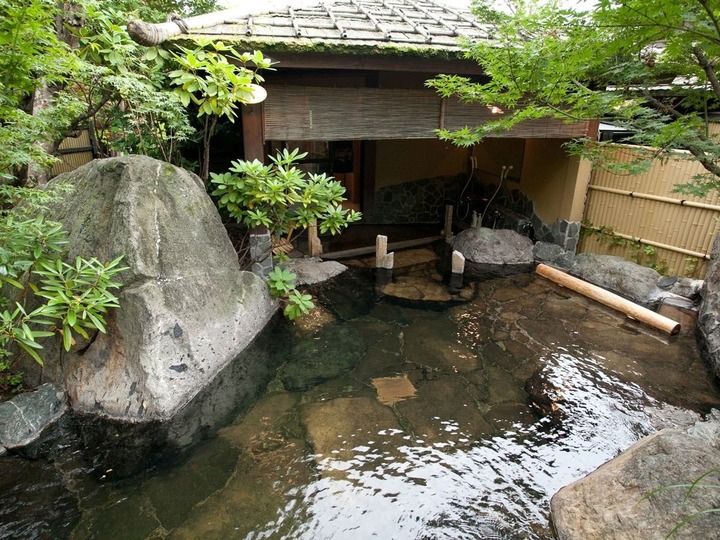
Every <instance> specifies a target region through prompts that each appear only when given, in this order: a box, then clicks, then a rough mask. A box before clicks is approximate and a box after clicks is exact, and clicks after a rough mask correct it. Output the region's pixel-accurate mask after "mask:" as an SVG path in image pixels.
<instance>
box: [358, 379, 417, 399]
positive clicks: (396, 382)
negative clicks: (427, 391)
mask: <svg viewBox="0 0 720 540" xmlns="http://www.w3.org/2000/svg"><path fill="white" fill-rule="evenodd" d="M370 382H372V385H373V386H374V387H375V390H376V391H377V396H378V401H380V403H382V404H383V405H394V404H395V403H397V402H399V401H405V400H406V399H410V398H414V397H415V396H416V395H417V389H416V388H415V387H414V386H413V383H411V382H410V379H408V378H407V375H398V376H397V377H379V378H376V379H372V380H371V381H370Z"/></svg>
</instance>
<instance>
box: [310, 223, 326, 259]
mask: <svg viewBox="0 0 720 540" xmlns="http://www.w3.org/2000/svg"><path fill="white" fill-rule="evenodd" d="M322 252H323V247H322V242H321V241H320V237H319V236H318V227H317V221H313V224H312V225H310V226H309V227H308V255H310V256H311V257H319V256H320V255H322Z"/></svg>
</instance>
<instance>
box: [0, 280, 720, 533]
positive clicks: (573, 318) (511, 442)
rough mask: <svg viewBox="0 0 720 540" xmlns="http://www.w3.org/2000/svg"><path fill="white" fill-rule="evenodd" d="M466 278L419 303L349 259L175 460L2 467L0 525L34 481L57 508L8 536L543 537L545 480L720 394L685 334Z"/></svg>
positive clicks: (543, 287) (608, 453)
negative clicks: (100, 474)
mask: <svg viewBox="0 0 720 540" xmlns="http://www.w3.org/2000/svg"><path fill="white" fill-rule="evenodd" d="M468 287H469V289H470V290H469V291H467V292H468V294H466V295H465V297H464V298H465V299H466V301H465V302H464V303H458V301H457V299H456V298H455V299H452V301H449V302H440V301H436V302H432V303H430V304H427V305H425V307H422V304H420V303H418V302H413V301H408V300H407V299H405V300H398V299H394V298H390V297H387V296H384V295H382V294H378V291H377V290H376V289H375V279H374V275H373V273H372V272H371V271H370V270H368V269H367V268H360V269H351V270H350V271H348V272H346V273H345V274H343V275H342V276H341V277H340V278H338V279H336V280H333V281H332V282H329V283H327V284H324V285H323V286H321V287H318V288H317V289H316V290H315V291H314V294H315V296H316V298H317V300H318V302H317V303H318V305H319V308H318V309H317V310H316V311H315V312H314V313H313V315H312V316H311V317H308V318H307V319H306V320H304V321H301V322H299V323H289V322H284V323H282V324H281V325H280V327H279V328H278V329H276V331H275V332H274V334H273V339H274V340H277V342H278V343H280V342H282V343H284V344H285V345H283V346H282V347H280V348H279V350H281V351H287V353H283V354H286V358H285V359H284V364H283V365H282V366H281V367H280V369H279V370H278V371H277V377H276V378H275V379H274V380H273V381H271V382H270V383H269V384H268V385H267V388H266V390H265V392H264V393H263V394H262V395H261V396H260V397H259V398H258V399H257V401H256V402H255V403H254V405H252V406H251V407H250V408H249V410H243V411H242V414H239V415H238V416H237V417H236V418H235V419H234V420H233V421H231V422H229V423H228V424H227V425H226V426H225V427H223V428H221V429H220V430H219V431H218V432H217V434H216V435H215V436H213V437H211V438H209V439H207V440H205V441H203V442H201V443H200V444H198V445H196V446H195V447H193V451H192V452H191V453H189V454H185V455H183V456H182V457H181V459H178V460H175V461H173V462H172V463H168V464H166V465H159V466H157V467H156V468H155V469H153V470H152V471H150V472H148V473H146V474H143V475H138V476H135V477H132V478H128V479H124V480H120V481H117V482H112V483H98V482H97V481H96V480H95V479H94V477H93V476H92V475H90V474H88V469H87V468H86V465H85V464H84V462H83V460H82V458H81V456H79V455H72V454H71V455H69V456H65V457H63V458H62V459H59V460H58V461H56V462H54V463H48V462H43V461H38V462H33V463H25V464H24V465H23V464H22V462H15V461H10V460H3V461H4V462H5V466H8V465H7V464H8V463H11V465H10V467H11V468H10V473H9V474H10V475H12V476H13V477H14V479H15V480H14V482H15V484H13V485H11V484H8V483H7V482H6V486H5V488H4V489H3V492H4V495H3V501H4V503H3V506H4V507H5V508H6V511H5V516H6V517H8V516H11V517H12V519H13V520H15V521H13V523H15V525H14V526H15V528H14V529H12V528H7V526H6V528H5V530H4V532H5V533H8V532H9V531H14V532H18V531H25V530H27V531H30V529H22V528H21V527H23V526H25V527H29V525H28V523H27V522H28V520H29V519H30V518H29V517H28V515H30V516H32V513H30V514H24V513H23V511H22V510H21V508H24V507H27V506H28V505H30V504H35V503H31V502H27V501H26V500H25V499H23V497H21V496H20V495H19V494H20V492H22V491H32V490H38V491H42V490H46V491H47V494H48V501H49V500H50V499H54V500H56V501H59V502H58V504H57V506H56V507H54V508H53V516H54V517H48V518H46V519H45V522H44V525H43V526H42V527H41V528H39V529H37V530H35V531H34V532H32V531H30V532H29V533H28V534H27V535H23V536H26V537H37V538H51V537H52V538H73V539H86V538H109V537H112V538H173V539H190V538H253V539H260V538H307V539H325V538H326V539H355V538H358V539H364V538H371V537H377V538H393V539H405V538H407V539H436V538H457V539H465V538H467V539H471V538H472V539H492V538H504V539H550V538H554V535H553V532H552V529H551V526H550V524H549V515H548V512H549V498H550V497H551V496H552V495H553V493H555V491H557V490H558V489H559V488H560V487H562V486H564V485H566V484H568V483H570V482H572V481H574V480H576V479H578V478H580V477H582V476H584V475H585V474H587V473H588V472H590V471H592V470H594V469H595V468H596V467H598V466H599V465H600V464H602V463H603V462H605V461H607V460H608V459H611V458H612V457H614V456H616V455H617V454H618V453H619V452H621V451H622V450H624V449H625V448H627V447H628V446H630V445H632V444H633V443H634V442H636V441H637V440H639V439H640V438H641V437H643V436H645V435H647V434H649V433H652V432H653V431H655V430H656V428H657V426H655V425H654V424H653V418H654V417H656V416H658V414H660V413H662V415H665V416H667V415H669V414H673V413H678V414H679V413H686V411H695V412H699V413H703V412H707V411H708V410H709V409H710V408H711V407H713V406H715V407H717V406H718V405H720V394H719V393H718V391H717V388H715V386H714V385H713V382H712V379H711V377H710V375H709V373H708V371H707V369H706V367H705V366H704V364H703V362H702V361H701V359H700V357H699V353H698V351H697V349H696V346H695V343H694V341H693V339H692V336H691V335H687V334H684V335H680V336H676V337H674V338H672V339H667V338H665V337H663V336H659V335H657V334H654V333H653V332H652V331H640V332H638V331H636V330H630V329H628V328H627V327H626V325H625V321H624V320H623V318H622V317H621V316H619V315H618V314H616V313H614V312H612V311H609V310H607V309H605V308H603V307H601V306H598V305H597V304H593V303H591V302H590V301H589V300H587V299H585V298H583V297H580V296H577V295H574V294H572V293H569V292H567V291H565V290H562V289H560V288H558V287H557V286H555V285H554V284H552V283H549V282H547V281H544V280H542V278H539V277H537V276H534V275H519V276H514V277H511V278H499V279H491V280H487V281H483V282H479V283H473V284H468ZM13 467H14V468H13ZM33 471H34V472H33ZM23 476H25V478H24V479H23V478H22V477H23ZM3 478H6V476H5V474H3ZM12 504H14V505H15V511H14V513H13V512H9V513H8V511H7V507H8V505H12ZM49 504H50V503H49V502H48V503H46V506H45V507H44V508H49ZM8 519H9V517H8ZM23 520H24V521H23ZM5 522H6V523H7V521H5Z"/></svg>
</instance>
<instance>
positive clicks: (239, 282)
mask: <svg viewBox="0 0 720 540" xmlns="http://www.w3.org/2000/svg"><path fill="white" fill-rule="evenodd" d="M54 182H68V183H71V184H74V186H75V190H74V192H73V193H71V194H69V195H67V196H65V197H64V199H63V200H62V201H61V202H59V203H57V204H55V205H54V206H53V207H52V208H51V210H50V212H49V213H48V215H49V216H51V217H52V219H54V220H57V221H60V222H61V223H62V224H63V225H64V227H65V228H66V230H67V231H68V232H69V240H70V242H69V244H68V246H69V257H70V259H74V257H75V256H76V255H84V256H95V257H97V258H98V259H100V260H107V261H109V260H112V259H114V258H116V257H118V256H120V255H123V256H124V257H125V258H124V260H123V264H124V265H125V266H128V267H129V269H128V270H126V271H124V272H123V273H122V274H121V275H120V278H119V280H120V281H122V282H123V283H124V287H123V288H122V289H121V291H120V293H119V299H120V304H121V307H120V308H119V309H115V310H112V311H111V312H110V313H109V316H108V317H107V323H108V324H107V328H108V333H107V334H101V333H98V334H97V335H96V336H94V337H93V338H92V339H91V340H90V342H89V343H86V344H80V348H79V350H77V351H75V350H73V351H71V352H70V353H69V354H65V353H63V352H61V351H60V350H59V344H56V345H55V347H56V349H55V351H54V354H52V352H53V351H52V350H48V351H46V357H47V358H48V359H49V361H48V370H52V368H53V367H55V370H54V371H52V372H51V375H52V376H53V378H54V379H55V380H57V381H58V382H63V383H64V385H65V388H66V390H67V392H68V395H69V397H70V403H71V406H72V408H73V410H75V411H77V412H81V413H89V414H93V415H100V416H104V417H109V418H112V419H119V420H129V421H133V422H140V421H143V422H144V421H154V420H160V421H163V420H166V419H169V418H171V417H173V415H175V414H176V413H177V411H178V410H180V409H181V408H182V407H183V406H184V405H186V404H187V403H189V402H190V401H191V400H192V399H193V397H195V396H196V395H197V394H198V393H199V392H200V391H201V390H202V389H203V388H205V387H206V386H207V385H208V384H209V383H210V382H211V381H212V380H213V378H214V377H215V376H216V375H217V374H218V373H219V372H220V370H221V369H223V368H224V367H225V366H227V365H228V364H229V363H230V362H231V361H232V360H233V359H235V358H236V357H238V355H239V354H240V353H241V352H242V351H243V350H244V349H245V348H246V347H247V346H248V345H249V344H250V343H251V342H252V341H253V339H254V338H255V336H256V335H257V334H258V332H260V330H261V329H262V328H263V327H264V326H265V324H266V323H267V322H268V320H269V319H270V317H271V316H272V315H273V313H274V312H275V310H276V304H275V303H274V302H273V301H272V300H271V299H270V297H269V295H268V292H267V287H266V285H265V283H264V282H263V281H262V280H261V279H260V278H259V277H257V276H255V275H254V274H252V273H250V272H243V271H241V270H240V268H239V264H238V260H237V255H236V253H235V250H234V249H233V246H232V243H231V242H230V239H229V238H228V236H227V233H226V231H225V228H224V227H223V225H222V223H221V220H220V216H219V214H218V212H217V210H216V208H215V205H214V204H213V202H212V200H211V199H210V197H208V195H207V193H206V191H205V187H204V186H203V184H202V182H201V180H200V179H199V178H198V177H197V176H195V175H194V174H192V173H189V172H187V171H184V170H182V169H179V168H177V167H174V166H172V165H170V164H168V163H165V162H161V161H157V160H154V159H151V158H148V157H141V156H128V157H122V158H111V159H103V160H96V161H93V162H91V163H89V164H87V165H85V166H83V167H81V168H79V169H77V170H75V171H73V172H71V173H66V174H63V175H60V176H59V177H57V178H56V179H55V180H54ZM55 358H62V359H63V361H62V364H63V365H62V369H58V368H59V364H60V362H58V361H56V360H54V359H55ZM47 375H48V371H46V376H47Z"/></svg>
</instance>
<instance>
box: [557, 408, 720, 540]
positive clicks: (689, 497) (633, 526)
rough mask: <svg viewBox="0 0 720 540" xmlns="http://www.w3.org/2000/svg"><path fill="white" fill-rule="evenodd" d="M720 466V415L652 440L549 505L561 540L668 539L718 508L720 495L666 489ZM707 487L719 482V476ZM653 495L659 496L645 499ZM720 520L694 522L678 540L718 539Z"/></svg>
mask: <svg viewBox="0 0 720 540" xmlns="http://www.w3.org/2000/svg"><path fill="white" fill-rule="evenodd" d="M717 467H720V415H718V413H717V412H715V413H714V415H713V416H712V417H711V419H710V420H708V421H705V422H698V423H696V424H695V425H693V426H692V427H691V428H689V429H686V430H683V429H665V430H662V431H659V432H658V433H655V434H653V435H651V436H649V437H646V438H644V439H642V440H641V441H639V442H638V443H636V444H635V445H633V446H632V447H630V448H629V449H628V450H626V451H625V452H623V453H622V454H620V455H619V456H618V457H617V458H615V459H613V460H611V461H609V462H607V463H606V464H605V465H603V466H601V467H600V468H599V469H597V470H596V471H595V472H593V473H590V474H589V475H588V476H586V477H585V478H583V479H581V480H578V481H577V482H575V483H573V484H570V485H569V486H566V487H564V488H562V489H561V490H560V491H558V492H557V493H556V494H555V495H554V496H553V498H552V500H551V510H552V520H553V523H554V525H555V529H556V531H557V536H558V539H559V540H607V539H612V538H616V539H623V540H647V539H648V538H666V537H667V535H668V534H669V533H670V532H671V531H672V530H673V529H674V528H675V526H676V525H678V524H679V523H680V522H681V521H682V520H683V519H685V518H687V517H688V516H690V515H692V514H694V513H696V512H701V511H703V510H707V509H709V508H720V491H719V490H718V489H713V488H702V487H697V488H695V489H694V490H693V491H692V492H691V493H690V494H688V493H687V490H686V489H685V488H668V489H664V490H660V491H655V490H658V489H660V488H663V487H667V486H672V485H676V484H688V483H690V482H692V481H694V480H695V479H696V478H698V477H700V476H701V475H703V474H705V473H706V472H708V471H710V470H711V469H714V468H717ZM703 483H707V484H715V485H717V484H718V483H720V475H718V473H714V474H712V475H710V476H708V477H707V478H706V479H704V481H703ZM653 492H655V494H654V495H652V496H650V497H648V496H647V495H648V494H650V493H653ZM718 531H720V514H717V513H713V514H707V515H705V516H701V517H698V518H697V519H693V520H691V521H689V522H688V523H687V524H686V525H684V526H683V527H682V528H680V529H679V530H678V531H677V533H676V534H675V535H674V536H673V538H678V539H687V540H691V539H692V540H695V539H699V538H717V536H718Z"/></svg>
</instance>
